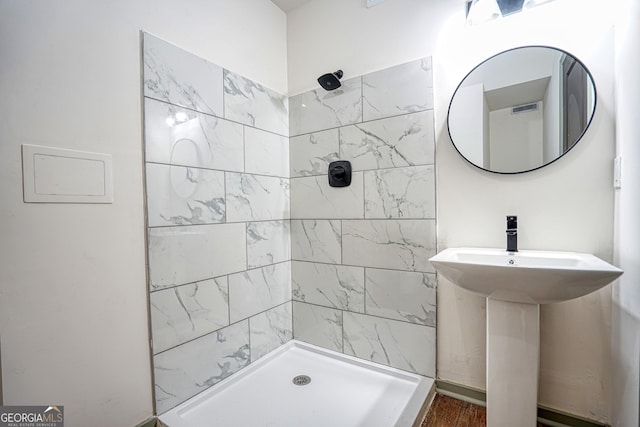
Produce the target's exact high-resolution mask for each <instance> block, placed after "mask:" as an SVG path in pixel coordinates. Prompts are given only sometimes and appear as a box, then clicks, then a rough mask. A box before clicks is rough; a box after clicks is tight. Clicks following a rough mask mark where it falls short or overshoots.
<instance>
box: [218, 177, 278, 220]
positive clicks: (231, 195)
mask: <svg viewBox="0 0 640 427" xmlns="http://www.w3.org/2000/svg"><path fill="white" fill-rule="evenodd" d="M226 182H227V221H228V222H235V221H262V220H274V219H289V217H290V214H289V180H288V179H287V178H276V177H270V176H261V175H249V174H240V173H227V174H226Z"/></svg>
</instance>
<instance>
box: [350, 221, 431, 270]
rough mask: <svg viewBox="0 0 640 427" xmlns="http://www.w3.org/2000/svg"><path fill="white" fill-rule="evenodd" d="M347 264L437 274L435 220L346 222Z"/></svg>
mask: <svg viewBox="0 0 640 427" xmlns="http://www.w3.org/2000/svg"><path fill="white" fill-rule="evenodd" d="M342 251H343V253H342V259H343V262H344V264H348V265H361V266H365V267H377V268H389V269H397V270H407V271H423V272H428V273H433V272H434V269H433V267H432V266H431V264H430V263H429V258H430V257H432V256H433V255H435V253H436V226H435V221H434V220H427V219H425V220H390V219H387V220H363V221H356V220H345V221H342Z"/></svg>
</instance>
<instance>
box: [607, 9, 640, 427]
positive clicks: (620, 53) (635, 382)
mask: <svg viewBox="0 0 640 427" xmlns="http://www.w3.org/2000/svg"><path fill="white" fill-rule="evenodd" d="M619 3H620V8H619V12H620V14H619V17H618V19H619V21H618V24H619V25H618V27H617V31H616V138H617V151H618V155H619V156H621V157H622V159H623V161H622V164H623V167H622V188H621V189H620V190H618V191H617V192H616V216H615V219H616V233H615V256H616V260H617V262H618V263H619V265H620V267H621V268H622V269H623V270H624V275H623V276H622V277H621V278H620V279H619V280H618V282H617V283H616V284H615V286H614V288H613V326H612V327H613V331H612V344H613V353H612V359H613V360H612V361H613V375H612V394H611V424H612V425H613V426H615V427H627V426H638V425H640V414H639V411H640V392H639V387H640V380H639V378H640V372H639V371H640V241H639V240H638V236H640V223H639V222H638V218H640V144H639V142H640V122H638V116H640V103H639V102H638V99H639V98H640V81H639V80H638V75H639V74H640V50H639V49H638V40H640V24H639V22H640V3H639V2H637V1H635V0H622V1H620V2H619Z"/></svg>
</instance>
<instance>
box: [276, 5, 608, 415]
mask: <svg viewBox="0 0 640 427" xmlns="http://www.w3.org/2000/svg"><path fill="white" fill-rule="evenodd" d="M583 3H584V2H580V1H578V0H564V1H562V2H557V4H555V3H550V4H547V5H545V6H541V7H540V8H538V10H535V9H534V10H531V11H529V12H527V15H526V16H525V14H524V13H522V14H519V15H512V16H511V17H509V18H505V19H504V20H503V22H501V23H498V22H494V23H490V24H487V25H486V26H484V29H482V28H465V27H464V6H463V2H462V1H460V2H458V1H451V0H437V1H429V2H419V1H411V0H393V1H392V0H388V1H385V2H384V3H382V4H380V5H378V6H375V7H373V8H371V9H366V7H365V6H364V2H363V1H359V0H348V1H346V0H315V1H313V2H311V3H309V4H307V5H305V6H302V7H300V8H299V9H297V10H294V11H293V12H292V13H291V14H290V15H289V16H288V19H287V25H288V43H289V59H288V60H289V91H290V93H298V92H301V91H303V90H306V89H308V88H311V87H315V85H316V83H315V78H316V77H317V76H318V75H320V74H321V73H323V72H327V71H332V70H334V69H337V68H342V69H343V70H344V71H345V76H346V77H349V76H354V75H358V74H365V73H367V72H370V71H372V70H376V69H380V68H383V67H386V66H389V65H392V64H397V63H402V62H406V61H408V60H410V59H414V58H418V57H421V56H425V55H430V54H434V61H435V68H434V72H435V90H436V108H435V114H436V120H437V127H436V137H437V164H438V180H437V182H438V197H439V200H438V206H439V210H438V220H439V221H441V222H440V223H439V226H438V233H439V242H440V246H439V249H443V248H445V247H449V246H458V245H471V246H473V245H477V246H494V247H502V246H504V244H505V236H504V226H505V223H504V221H505V218H504V217H505V215H507V214H516V215H519V216H520V218H519V219H520V221H519V223H520V245H521V247H522V248H530V249H560V250H575V251H584V252H592V253H595V254H596V255H598V256H600V257H602V258H605V259H607V260H611V258H612V247H613V243H612V234H613V190H612V181H611V171H612V167H611V159H612V158H613V140H614V136H613V135H614V129H613V68H612V63H613V41H612V34H611V32H609V29H610V23H611V20H610V19H609V18H608V16H607V13H606V12H605V11H603V10H595V13H594V14H593V16H591V14H590V13H589V10H585V6H584V4H583ZM591 7H596V6H591ZM575 10H581V19H580V20H576V19H574V16H573V13H574V11H575ZM586 15H589V16H588V17H587V16H586ZM583 17H585V18H586V19H585V18H583ZM568 22H569V23H570V24H569V25H571V31H568V29H567V25H568V24H567V23H568ZM578 25H579V27H578ZM574 26H575V28H574ZM488 28H491V29H493V30H496V32H497V33H498V35H497V36H496V37H495V39H493V38H491V36H490V35H489V34H488V33H489V32H491V31H490V30H488ZM505 34H508V35H509V36H508V37H505ZM524 44H548V45H551V46H557V47H559V48H562V49H566V50H568V51H570V52H572V53H574V54H575V55H577V56H578V57H579V58H580V59H582V60H583V61H584V62H585V63H586V65H587V66H588V67H589V68H590V70H591V71H592V73H593V75H594V78H595V80H596V85H597V88H598V90H599V92H598V95H599V97H600V98H599V101H598V102H599V105H598V111H597V113H596V117H595V119H594V121H593V123H592V124H591V128H590V131H589V134H588V135H587V137H586V138H585V139H584V140H583V142H582V143H581V144H580V145H579V146H578V147H576V148H575V149H574V150H572V152H571V155H570V156H568V157H566V158H563V159H562V161H559V162H556V163H554V164H553V165H551V166H549V167H545V168H543V169H541V170H539V171H535V172H531V173H528V174H524V175H518V176H499V175H494V174H489V173H486V172H483V171H481V170H478V169H477V168H475V167H473V166H471V165H469V164H468V163H467V162H465V161H464V160H463V159H462V158H461V157H460V156H459V154H458V153H457V152H456V151H455V149H454V148H453V146H452V145H451V142H450V140H449V137H448V134H447V131H446V112H447V107H448V103H449V99H450V96H451V95H452V93H453V91H454V90H455V88H456V85H457V84H458V82H459V80H460V79H461V78H462V77H464V75H465V74H466V73H467V72H468V71H469V70H470V69H471V68H472V67H473V66H475V65H476V64H477V63H479V62H480V61H481V60H483V59H485V58H486V57H488V56H490V55H493V54H495V53H498V52H499V51H501V50H503V49H506V48H511V47H515V46H518V45H524ZM610 294H611V287H608V288H605V289H604V290H602V291H601V292H598V293H596V294H594V295H590V296H587V297H585V298H582V299H579V300H576V301H573V302H567V303H562V304H555V305H550V306H547V307H544V308H543V309H542V325H541V330H542V354H541V383H540V402H541V403H543V404H546V405H549V406H553V407H556V408H559V409H563V410H565V411H568V412H571V413H574V414H580V415H585V416H587V417H589V418H593V419H601V420H606V419H608V417H609V389H610V384H609V378H610V361H611V359H610V356H609V350H608V348H609V335H610V323H611V321H610V308H611V299H610ZM438 312H439V318H438V376H439V377H440V378H443V379H446V380H450V381H455V382H459V383H462V384H466V385H469V386H477V387H480V388H484V376H485V355H484V354H485V331H484V318H485V317H484V316H485V313H484V301H483V299H482V298H479V297H477V296H475V295H472V294H470V293H467V292H465V291H463V290H460V289H457V288H454V287H453V285H451V284H447V283H444V282H441V283H440V288H439V291H438Z"/></svg>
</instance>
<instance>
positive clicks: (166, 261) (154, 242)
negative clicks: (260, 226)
mask: <svg viewBox="0 0 640 427" xmlns="http://www.w3.org/2000/svg"><path fill="white" fill-rule="evenodd" d="M246 254H247V249H246V228H245V225H244V224H213V225H191V226H183V227H161V228H150V229H149V278H150V285H151V290H157V289H162V288H165V287H168V286H173V285H181V284H184V283H192V282H197V281H200V280H205V279H210V278H213V277H219V276H224V275H225V274H229V273H235V272H238V271H242V270H245V269H246V268H247V259H246Z"/></svg>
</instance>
